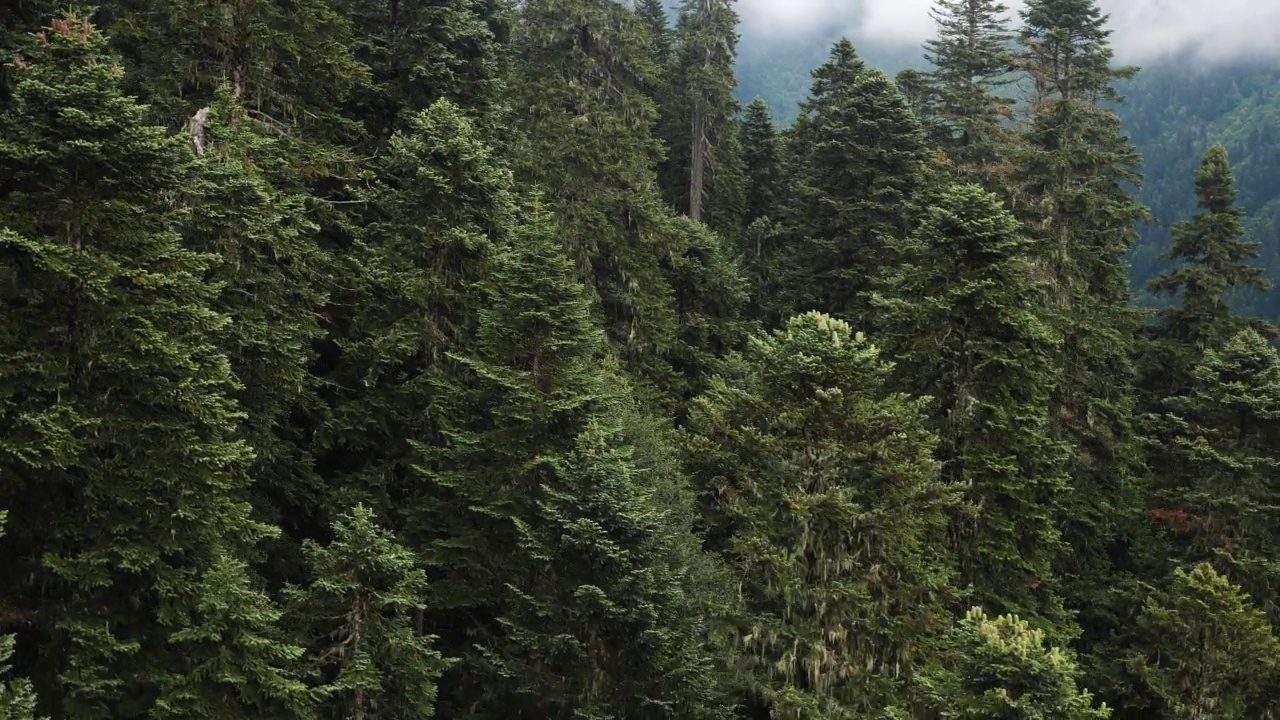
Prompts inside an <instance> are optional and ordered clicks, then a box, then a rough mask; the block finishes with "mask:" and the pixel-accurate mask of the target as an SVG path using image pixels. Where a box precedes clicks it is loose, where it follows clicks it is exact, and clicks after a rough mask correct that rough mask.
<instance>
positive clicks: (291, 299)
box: [183, 89, 331, 537]
mask: <svg viewBox="0 0 1280 720" xmlns="http://www.w3.org/2000/svg"><path fill="white" fill-rule="evenodd" d="M203 132H204V136H203V141H202V150H201V152H200V158H199V160H198V168H199V171H200V172H199V174H198V176H197V177H198V181H197V182H195V183H193V184H192V185H191V186H190V187H189V189H188V193H187V202H188V203H189V205H190V206H191V207H192V208H193V212H190V213H188V214H187V216H186V223H185V226H184V228H183V235H184V236H185V237H186V239H187V244H188V245H189V246H190V247H193V248H195V249H198V250H200V251H202V252H208V253H212V254H215V255H217V256H219V258H220V262H219V263H218V265H217V267H216V270H215V273H214V275H213V278H214V279H216V280H217V281H218V282H219V285H220V292H219V295H218V300H217V302H216V304H215V306H214V307H215V309H216V310H218V311H220V312H222V313H224V314H226V315H228V316H229V317H232V318H234V319H235V322H233V323H230V324H228V325H227V327H226V332H225V333H224V338H223V340H222V347H223V348H224V352H225V354H226V355H227V357H228V359H229V360H230V361H231V369H232V371H233V372H234V374H235V376H236V379H237V380H238V381H239V383H240V386H241V387H240V388H239V390H238V392H237V393H236V398H237V400H238V401H239V404H240V407H241V408H242V409H243V411H244V412H245V416H246V417H245V419H244V422H243V423H242V424H241V429H242V431H243V436H244V440H245V441H246V442H247V443H248V444H249V445H250V446H252V447H253V449H254V451H255V458H254V460H255V462H254V465H253V468H252V474H253V477H254V478H255V480H256V488H255V490H256V494H258V495H259V501H258V503H257V504H258V505H259V507H260V508H261V509H262V510H263V511H265V512H267V513H269V514H270V517H271V519H272V520H273V521H274V522H276V523H278V524H283V525H284V526H285V527H284V529H285V530H286V531H287V532H288V534H289V535H290V536H291V537H297V536H298V535H299V534H302V533H304V532H306V531H307V530H308V529H309V528H308V525H309V523H308V521H309V520H312V519H314V518H315V517H316V516H317V515H318V514H320V513H322V512H323V511H324V504H325V492H324V488H323V487H322V486H321V483H320V479H319V477H318V476H317V475H316V473H315V472H314V469H313V467H312V461H311V457H310V455H309V449H308V447H307V445H308V442H307V439H306V438H305V431H304V430H303V429H302V428H301V427H300V426H299V423H298V422H297V421H298V420H299V418H304V417H315V416H316V415H317V414H318V413H320V412H321V411H320V408H318V407H317V405H318V398H317V396H316V392H315V382H314V377H313V376H311V374H310V373H309V372H308V368H309V367H310V366H311V364H312V362H313V359H314V346H315V343H316V342H317V341H318V340H319V339H320V337H321V335H322V331H321V328H320V323H319V320H318V314H319V312H320V310H321V309H322V308H323V307H324V306H325V303H326V300H327V297H326V292H325V287H324V285H325V281H324V280H323V279H322V278H323V277H324V275H325V273H326V271H327V270H329V269H331V268H330V267H329V263H328V262H327V259H326V258H325V257H323V255H322V254H321V253H320V250H319V248H318V247H317V234H318V228H317V227H316V226H315V224H314V223H313V222H312V221H311V219H310V218H309V213H308V211H307V209H306V198H305V197H304V196H301V195H299V194H297V193H291V192H284V191H281V190H279V189H277V188H276V187H274V186H273V185H272V183H271V182H270V181H269V180H268V177H269V176H270V175H275V174H277V172H284V171H282V170H280V168H279V166H280V165H282V164H287V162H288V160H286V159H284V158H282V156H283V155H285V152H284V151H283V150H282V148H281V147H280V144H279V143H278V142H277V141H276V140H275V139H274V138H273V137H272V135H271V133H270V131H269V129H268V128H266V127H265V126H263V125H262V124H261V123H260V122H259V121H257V120H255V119H253V118H252V117H251V116H250V115H249V113H248V112H247V111H246V110H245V108H244V107H243V106H242V105H241V104H240V103H239V102H238V101H237V100H236V99H235V98H234V96H233V95H232V93H231V92H229V90H227V89H224V91H223V92H222V93H220V96H219V98H218V101H217V102H215V103H214V104H213V105H212V106H211V107H210V114H209V117H208V121H207V124H206V125H205V127H204V130H203Z"/></svg>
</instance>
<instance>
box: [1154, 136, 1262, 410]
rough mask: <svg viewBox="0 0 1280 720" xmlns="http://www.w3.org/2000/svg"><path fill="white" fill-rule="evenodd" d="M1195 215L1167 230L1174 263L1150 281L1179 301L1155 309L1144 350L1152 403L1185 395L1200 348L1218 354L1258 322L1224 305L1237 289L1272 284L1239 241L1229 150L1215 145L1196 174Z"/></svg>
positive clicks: (1252, 247) (1254, 248) (1254, 251)
mask: <svg viewBox="0 0 1280 720" xmlns="http://www.w3.org/2000/svg"><path fill="white" fill-rule="evenodd" d="M1195 184H1196V203H1197V205H1198V206H1199V207H1200V210H1201V212H1200V214H1198V215H1196V216H1195V217H1194V218H1192V219H1190V220H1187V221H1185V222H1182V223H1179V224H1178V225H1176V226H1175V227H1174V229H1173V237H1174V240H1173V247H1172V248H1171V249H1170V251H1169V259H1170V260H1171V261H1172V262H1174V263H1176V265H1175V266H1174V267H1172V268H1170V269H1169V270H1168V271H1167V272H1165V273H1164V274H1163V275H1161V276H1160V277H1158V278H1156V279H1155V280H1153V281H1152V282H1151V284H1150V289H1151V290H1152V291H1153V292H1156V293H1160V294H1164V295H1169V296H1173V297H1175V298H1176V299H1177V303H1176V304H1175V305H1173V306H1171V307H1167V308H1165V309H1163V310H1161V311H1160V314H1159V316H1158V318H1157V320H1156V324H1155V327H1154V329H1153V336H1154V337H1153V340H1154V341H1155V342H1154V345H1153V346H1151V347H1149V348H1148V351H1149V352H1148V355H1149V358H1148V364H1147V365H1148V366H1147V368H1146V372H1145V373H1144V375H1145V377H1144V378H1143V380H1144V388H1143V389H1144V391H1146V393H1147V394H1148V395H1149V396H1150V397H1152V398H1155V399H1158V398H1163V397H1167V396H1169V395H1174V394H1182V393H1183V392H1185V390H1186V382H1187V381H1188V379H1189V373H1190V371H1191V369H1192V367H1193V366H1194V365H1195V364H1196V362H1198V361H1199V359H1200V358H1201V353H1203V351H1204V350H1205V349H1209V348H1212V349H1221V347H1222V345H1223V344H1224V343H1225V342H1226V341H1227V339H1229V338H1231V337H1232V336H1233V335H1235V334H1236V333H1237V332H1239V331H1240V330H1241V329H1243V328H1245V327H1248V326H1254V327H1258V328H1262V325H1261V324H1260V323H1257V322H1256V321H1255V322H1250V321H1248V320H1246V319H1244V318H1241V317H1238V316H1236V314H1235V313H1234V312H1233V311H1232V309H1231V306H1230V305H1229V301H1230V299H1231V297H1232V295H1233V294H1235V293H1237V292H1240V291H1248V290H1254V291H1259V292H1260V291H1264V290H1266V289H1268V288H1269V287H1270V283H1268V282H1267V280H1266V279H1265V278H1264V276H1263V271H1262V269H1261V268H1258V267H1254V266H1253V265H1251V264H1250V262H1251V261H1254V260H1256V259H1257V256H1258V248H1259V244H1258V243H1255V242H1249V241H1247V240H1245V239H1244V238H1243V235H1244V229H1243V227H1242V222H1241V221H1242V215H1243V211H1242V210H1241V208H1240V206H1239V205H1238V204H1237V202H1236V187H1235V177H1234V175H1233V174H1232V172H1231V165H1230V163H1229V162H1228V159H1227V150H1226V148H1224V147H1222V146H1221V145H1215V146H1213V147H1211V148H1209V150H1208V151H1207V152H1206V153H1205V154H1204V157H1203V158H1202V159H1201V161H1200V167H1199V169H1198V170H1197V171H1196V178H1195Z"/></svg>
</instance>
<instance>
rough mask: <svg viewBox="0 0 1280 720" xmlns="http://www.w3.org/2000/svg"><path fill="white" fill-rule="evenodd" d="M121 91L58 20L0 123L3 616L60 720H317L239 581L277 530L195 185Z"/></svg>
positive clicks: (264, 614) (23, 71)
mask: <svg viewBox="0 0 1280 720" xmlns="http://www.w3.org/2000/svg"><path fill="white" fill-rule="evenodd" d="M122 75H123V70H122V68H121V66H120V64H119V63H118V62H117V61H116V59H115V58H114V57H112V56H111V55H110V53H109V52H108V48H107V44H106V40H105V38H104V37H103V36H102V35H101V34H100V33H99V32H97V30H96V29H95V28H94V27H93V26H92V25H91V24H90V23H89V22H88V21H87V20H85V19H83V18H81V17H77V16H68V17H64V18H60V19H58V20H55V21H54V22H53V24H52V26H51V27H50V28H49V29H47V30H46V31H44V32H42V33H41V34H40V35H39V36H38V38H36V42H35V43H34V44H33V45H32V46H31V47H30V49H29V51H28V52H27V53H26V54H25V55H24V59H23V60H22V62H21V68H20V70H19V73H18V75H17V82H16V84H15V86H14V90H13V97H12V99H11V102H9V103H8V104H7V105H6V106H5V107H4V109H3V112H0V138H2V139H0V177H3V178H5V180H4V181H3V182H4V185H5V192H3V193H2V194H0V227H3V228H5V229H4V230H3V231H0V238H2V239H0V245H2V246H3V248H4V250H3V254H2V255H0V256H2V257H3V263H2V265H0V288H2V290H0V293H2V296H3V298H4V303H5V305H6V308H7V312H6V315H5V330H4V332H3V333H0V358H3V361H2V362H0V366H3V368H4V370H3V373H0V393H2V394H3V396H4V398H5V401H4V403H3V406H4V410H3V413H2V418H0V427H3V428H5V430H4V433H3V437H2V438H0V443H2V444H3V448H4V450H3V453H2V454H0V458H2V459H0V473H3V475H4V476H5V477H6V478H7V480H6V484H5V486H4V488H3V496H2V497H0V506H2V507H5V508H7V509H9V510H10V515H9V517H10V527H9V528H8V529H9V534H8V535H7V536H6V538H5V539H4V540H3V554H4V556H5V557H6V558H9V559H10V568H9V572H10V574H9V577H10V579H11V581H10V582H9V583H7V584H6V587H5V589H4V591H3V596H4V603H5V605H6V607H9V608H14V609H16V610H18V611H20V612H23V613H30V616H31V617H32V618H34V622H33V624H32V625H31V626H30V627H29V628H28V629H26V630H24V631H23V632H22V644H23V645H24V646H27V647H30V648H32V652H33V656H34V657H35V658H37V660H36V663H35V665H34V667H33V668H32V669H31V673H30V676H31V678H32V680H33V681H34V682H35V685H36V688H37V690H38V691H39V692H40V694H41V699H42V702H43V703H45V704H46V705H47V707H48V708H50V709H51V710H55V712H54V714H56V715H58V716H63V717H65V716H74V717H83V718H106V717H120V716H128V717H136V716H141V715H146V716H149V717H174V716H184V717H207V718H237V717H239V718H242V717H246V716H257V715H262V714H266V715H270V716H273V717H289V716H305V714H306V713H307V711H308V706H309V697H308V696H307V694H306V692H305V688H304V687H303V686H302V684H301V683H300V682H299V681H298V680H297V679H296V678H293V677H291V676H290V674H289V673H288V670H287V668H288V667H289V666H291V665H292V663H293V661H294V660H296V658H297V656H298V653H299V652H300V650H299V648H296V647H294V646H292V645H290V644H289V643H287V642H284V641H282V640H281V639H280V638H279V637H278V636H277V633H276V632H275V630H274V624H275V621H276V619H277V615H278V613H277V612H276V610H275V609H274V608H273V607H272V606H271V605H270V603H269V602H268V600H267V599H266V598H265V597H264V596H263V595H262V594H261V593H260V592H258V591H257V589H256V588H255V587H254V586H253V583H252V582H251V580H250V578H249V576H248V573H247V570H246V568H245V560H246V559H247V558H249V557H250V556H251V553H252V552H253V551H254V546H255V545H256V544H257V542H258V541H260V540H262V539H264V538H266V537H269V536H271V535H272V534H273V532H274V529H273V528H270V527H267V526H264V525H262V524H260V523H257V522H255V521H254V520H253V519H252V518H251V517H250V512H249V506H248V504H247V503H246V502H244V498H245V497H246V495H247V491H248V484H249V483H248V476H247V473H246V469H247V465H248V462H249V460H250V459H251V452H250V450H249V449H248V448H247V447H246V446H245V445H244V444H243V442H241V441H239V440H237V439H236V434H237V430H236V424H237V423H238V422H239V421H240V420H241V417H242V415H241V413H240V412H239V410H238V409H237V407H236V405H235V403H234V402H233V401H232V399H231V393H232V392H233V391H234V389H235V383H234V380H233V377H232V374H231V370H230V367H229V363H228V361H227V359H226V358H225V357H224V356H223V355H222V354H221V353H220V351H219V348H218V347H217V346H216V343H217V341H218V339H219V338H220V337H223V336H224V333H225V328H226V325H227V322H228V318H227V317H226V316H224V315H222V314H220V313H218V312H216V311H215V310H214V307H215V306H216V304H217V302H218V287H217V285H216V284H215V283H214V282H212V281H210V280H209V279H208V278H209V275H210V273H211V272H212V271H213V270H214V268H215V265H216V259H215V258H214V257H213V256H211V255H209V254H205V253H200V252H196V251H193V250H190V249H188V248H186V247H184V246H183V244H182V241H181V236H180V235H179V230H180V229H182V227H183V215H184V213H185V210H184V209H182V208H181V203H180V202H179V200H180V193H181V190H182V188H184V187H190V186H192V185H193V184H197V183H199V182H201V179H200V176H199V173H200V169H199V168H198V167H193V166H192V157H191V153H190V150H189V149H188V147H187V142H186V140H185V139H182V138H177V137H171V136H168V135H167V134H166V132H165V131H164V129H163V128H159V127H153V126H150V125H148V124H147V123H146V121H145V117H146V114H147V110H146V108H145V107H144V106H142V105H140V104H138V103H137V102H135V101H133V100H131V99H129V98H127V97H126V96H125V95H124V94H123V92H122V90H121V87H120V82H121V76H122ZM211 698H216V701H211Z"/></svg>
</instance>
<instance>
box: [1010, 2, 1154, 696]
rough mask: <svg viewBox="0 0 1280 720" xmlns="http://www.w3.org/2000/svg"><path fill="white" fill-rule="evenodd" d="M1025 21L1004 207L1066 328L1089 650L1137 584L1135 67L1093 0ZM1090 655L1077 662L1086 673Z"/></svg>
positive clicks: (1030, 10) (1074, 557)
mask: <svg viewBox="0 0 1280 720" xmlns="http://www.w3.org/2000/svg"><path fill="white" fill-rule="evenodd" d="M1022 17H1023V22H1024V26H1023V29H1022V31H1021V33H1020V42H1021V45H1022V51H1021V55H1020V60H1019V62H1020V65H1021V67H1022V68H1023V69H1024V70H1025V71H1026V72H1027V73H1029V74H1030V76H1031V78H1032V80H1033V82H1034V87H1035V93H1034V96H1033V98H1032V102H1031V107H1030V119H1029V123H1028V125H1027V126H1026V127H1025V128H1024V131H1023V140H1024V142H1023V143H1022V145H1021V146H1020V150H1019V168H1018V172H1017V173H1015V174H1014V176H1013V178H1012V185H1013V208H1014V209H1015V211H1016V212H1018V213H1019V214H1020V216H1021V219H1023V221H1024V222H1025V223H1026V227H1027V229H1028V231H1029V232H1030V233H1031V234H1032V235H1033V237H1035V238H1036V239H1037V240H1038V243H1037V246H1038V247H1037V250H1038V252H1037V253H1036V254H1037V257H1038V261H1039V265H1040V267H1041V271H1042V273H1043V275H1044V276H1045V277H1046V279H1047V280H1048V281H1049V282H1048V283H1047V284H1046V285H1045V287H1046V288H1048V289H1049V292H1048V293H1047V294H1046V296H1045V298H1044V300H1043V301H1044V302H1045V303H1046V307H1047V309H1048V312H1049V317H1050V318H1051V320H1052V323H1053V325H1054V327H1055V330H1056V332H1057V333H1058V334H1059V335H1060V336H1061V338H1062V344H1061V345H1060V346H1059V347H1060V351H1059V353H1058V354H1057V358H1056V363H1055V366H1056V368H1055V369H1056V374H1057V376H1058V380H1059V381H1058V382H1057V383H1056V384H1055V390H1054V395H1053V397H1052V398H1051V402H1050V413H1049V416H1050V420H1051V423H1052V425H1051V429H1052V434H1051V437H1053V438H1054V439H1056V440H1063V441H1066V442H1069V443H1070V444H1071V446H1072V450H1073V452H1072V457H1071V459H1070V462H1069V464H1068V467H1067V469H1068V472H1069V473H1070V476H1071V482H1072V490H1071V492H1070V493H1069V494H1068V495H1067V496H1066V497H1065V498H1064V500H1065V502H1064V503H1063V504H1062V506H1061V513H1060V516H1059V524H1060V526H1061V527H1062V528H1063V531H1064V536H1065V538H1066V539H1067V541H1068V542H1069V543H1070V544H1071V548H1072V552H1071V553H1069V554H1067V555H1065V556H1064V562H1063V563H1062V565H1061V566H1060V567H1059V574H1060V575H1062V576H1063V577H1064V578H1068V579H1069V582H1067V583H1066V584H1065V586H1064V590H1065V592H1066V595H1067V600H1068V605H1069V607H1070V608H1071V609H1072V610H1077V611H1079V612H1080V621H1081V625H1082V628H1083V629H1084V631H1085V637H1084V642H1085V647H1086V648H1093V647H1095V643H1096V642H1100V641H1102V640H1105V639H1106V638H1108V637H1109V636H1110V635H1111V631H1112V629H1114V628H1115V627H1117V626H1118V624H1119V623H1121V622H1123V620H1122V618H1123V616H1124V615H1125V614H1127V612H1128V611H1127V610H1125V609H1123V608H1121V607H1119V606H1118V605H1117V603H1118V602H1122V601H1123V600H1124V598H1125V593H1123V592H1118V591H1117V588H1122V587H1125V586H1126V585H1127V584H1130V583H1131V582H1132V578H1131V577H1130V576H1129V575H1128V568H1127V563H1128V560H1126V557H1127V548H1128V546H1129V545H1130V544H1131V537H1130V536H1131V534H1132V533H1133V532H1134V530H1135V529H1136V528H1138V527H1140V522H1139V521H1138V520H1137V513H1138V512H1139V510H1140V507H1141V504H1140V501H1139V498H1138V496H1137V492H1136V484H1135V482H1134V480H1133V478H1134V475H1135V473H1136V471H1137V467H1138V463H1139V461H1140V457H1139V454H1138V445H1137V443H1136V439H1135V434H1134V430H1133V427H1132V418H1133V415H1134V411H1133V406H1134V391H1133V390H1134V374H1135V373H1134V368H1133V362H1132V356H1133V349H1134V348H1133V340H1134V338H1135V336H1136V334H1137V326H1138V318H1137V313H1136V311H1135V310H1134V309H1133V308H1132V306H1131V304H1130V292H1129V281H1128V277H1127V272H1126V269H1125V262H1124V257H1125V254H1126V253H1127V252H1128V250H1129V248H1130V246H1131V244H1132V240H1133V237H1134V234H1135V224H1136V222H1137V221H1138V220H1140V219H1142V218H1144V217H1145V214H1146V213H1145V210H1144V209H1143V208H1142V207H1141V206H1140V205H1139V204H1138V203H1137V201H1136V200H1135V199H1134V197H1133V194H1132V192H1133V187H1134V186H1135V185H1136V184H1137V183H1138V181H1139V177H1138V174H1137V164H1138V157H1137V153H1136V152H1135V150H1134V148H1133V146H1132V144H1131V143H1130V142H1129V141H1128V139H1127V138H1126V137H1125V135H1124V133H1123V130H1122V128H1121V126H1120V121H1119V119H1118V118H1117V117H1116V115H1115V113H1114V111H1113V110H1111V109H1110V107H1109V106H1104V104H1103V103H1110V102H1112V101H1115V100H1118V96H1117V93H1116V91H1115V87H1114V83H1115V81H1116V80H1119V79H1122V78H1125V77H1129V76H1131V75H1132V71H1131V70H1130V69H1126V68H1116V67H1113V65H1112V62H1111V60H1112V51H1111V48H1110V45H1109V43H1108V36H1109V31H1108V30H1106V28H1105V23H1106V16H1104V15H1103V14H1102V13H1101V11H1100V10H1099V9H1098V7H1097V3H1096V2H1095V0H1029V1H1028V3H1027V4H1026V6H1025V7H1024V8H1023V10H1022ZM1095 659H1097V658H1095V657H1094V656H1093V655H1092V654H1091V653H1086V656H1085V658H1084V661H1085V662H1086V663H1087V664H1089V666H1090V672H1091V673H1092V672H1095V670H1094V669H1093V667H1092V664H1093V661H1094V660H1095ZM1096 672H1098V673H1101V674H1107V673H1108V672H1109V671H1105V670H1099V671H1096ZM1091 682H1093V680H1092V679H1091ZM1095 684H1096V683H1095Z"/></svg>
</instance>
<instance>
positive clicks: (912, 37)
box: [738, 0, 1280, 62]
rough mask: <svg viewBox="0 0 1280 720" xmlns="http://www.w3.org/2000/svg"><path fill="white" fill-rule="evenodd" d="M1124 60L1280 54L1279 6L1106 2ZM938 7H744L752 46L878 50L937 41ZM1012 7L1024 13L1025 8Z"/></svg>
mask: <svg viewBox="0 0 1280 720" xmlns="http://www.w3.org/2000/svg"><path fill="white" fill-rule="evenodd" d="M1099 2H1100V4H1101V5H1102V8H1103V11H1104V12H1107V13H1110V15H1111V21H1110V27H1111V29H1112V30H1113V31H1114V34H1113V36H1112V41H1113V45H1114V46H1115V49H1116V53H1117V55H1118V56H1119V57H1120V59H1121V60H1124V61H1129V62H1143V61H1147V60H1151V59H1157V58H1160V57H1165V56H1170V55H1192V56H1195V57H1199V58H1202V59H1205V60H1227V59H1234V58H1239V57H1247V56H1261V55H1268V56H1275V55H1277V54H1280V1H1278V0H1099ZM932 4H933V3H932V0H854V1H853V2H850V0H739V3H738V5H739V12H740V14H741V15H742V18H743V21H744V26H745V27H744V30H745V33H744V34H745V35H746V36H747V39H750V40H755V41H763V42H767V41H769V40H771V39H777V40H791V41H795V40H801V39H803V38H804V37H806V36H808V35H812V34H814V33H818V32H824V33H830V32H831V31H832V30H835V31H836V32H841V31H843V32H844V33H845V34H848V35H849V36H851V37H852V38H854V39H856V40H858V41H860V42H863V43H869V44H874V45H878V46H895V45H896V46H909V45H919V44H920V43H922V42H924V41H925V40H926V39H928V38H929V37H931V36H932V34H933V31H934V25H933V20H932V19H931V18H930V17H929V8H930V7H931V6H932ZM1008 4H1009V5H1010V7H1011V8H1012V9H1013V10H1015V11H1016V9H1017V8H1018V7H1020V6H1021V4H1022V3H1021V0H1012V1H1009V2H1008Z"/></svg>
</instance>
